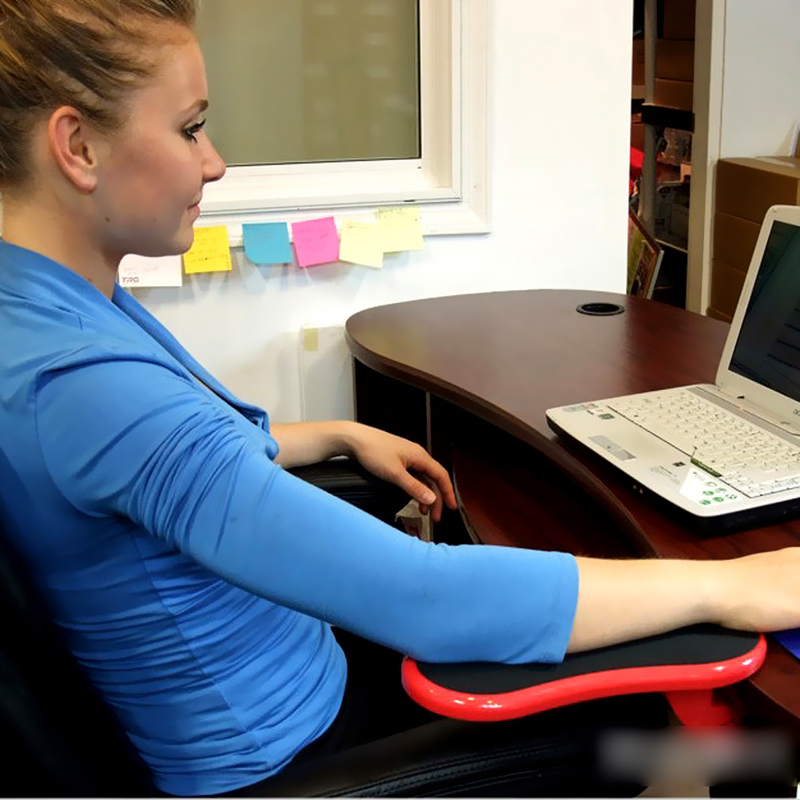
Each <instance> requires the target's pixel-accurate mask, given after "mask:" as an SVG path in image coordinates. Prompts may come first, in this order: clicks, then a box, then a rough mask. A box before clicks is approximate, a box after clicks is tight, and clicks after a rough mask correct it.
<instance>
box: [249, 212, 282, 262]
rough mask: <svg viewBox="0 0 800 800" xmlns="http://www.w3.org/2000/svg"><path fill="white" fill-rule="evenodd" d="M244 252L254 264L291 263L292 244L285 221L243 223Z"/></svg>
mask: <svg viewBox="0 0 800 800" xmlns="http://www.w3.org/2000/svg"><path fill="white" fill-rule="evenodd" d="M242 234H243V236H244V252H245V255H246V256H247V258H248V259H249V260H250V261H251V262H252V263H253V264H291V263H292V245H291V243H290V242H289V226H288V225H287V224H286V223H285V222H262V223H258V224H248V225H242Z"/></svg>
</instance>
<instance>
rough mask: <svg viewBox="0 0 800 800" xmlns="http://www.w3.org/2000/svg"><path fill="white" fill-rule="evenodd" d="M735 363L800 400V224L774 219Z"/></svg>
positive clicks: (742, 372)
mask: <svg viewBox="0 0 800 800" xmlns="http://www.w3.org/2000/svg"><path fill="white" fill-rule="evenodd" d="M729 369H730V370H731V372H735V373H737V374H738V375H741V376H743V377H745V378H748V379H749V380H751V381H754V382H756V383H759V384H761V385H762V386H765V387H767V388H768V389H772V390H773V391H776V392H779V393H780V394H782V395H784V396H786V397H790V398H792V399H793V400H796V401H798V402H800V228H798V227H797V226H795V225H790V224H789V223H786V222H779V221H777V220H776V221H774V222H773V224H772V229H771V231H770V234H769V238H768V240H767V245H766V249H765V250H764V257H763V259H762V261H761V266H760V268H759V270H758V274H757V276H756V280H755V284H754V285H753V291H752V293H751V294H750V301H749V303H748V305H747V310H746V311H745V313H744V319H743V320H742V327H741V330H740V331H739V336H738V338H737V340H736V346H735V347H734V350H733V355H732V357H731V363H730V367H729Z"/></svg>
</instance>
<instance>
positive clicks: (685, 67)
mask: <svg viewBox="0 0 800 800" xmlns="http://www.w3.org/2000/svg"><path fill="white" fill-rule="evenodd" d="M656 78H663V79H664V80H668V81H691V80H693V79H694V42H693V41H692V40H686V39H659V40H658V41H657V42H656Z"/></svg>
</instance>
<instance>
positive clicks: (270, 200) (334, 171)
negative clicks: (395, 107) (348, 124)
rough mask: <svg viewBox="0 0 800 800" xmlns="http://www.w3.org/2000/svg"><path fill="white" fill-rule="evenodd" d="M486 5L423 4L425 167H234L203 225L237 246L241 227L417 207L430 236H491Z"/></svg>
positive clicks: (211, 198)
mask: <svg viewBox="0 0 800 800" xmlns="http://www.w3.org/2000/svg"><path fill="white" fill-rule="evenodd" d="M490 2H491V0H420V90H421V107H422V114H421V117H422V126H421V129H422V136H421V139H422V158H418V159H402V160H389V161H349V162H334V163H317V164H276V165H261V166H246V167H244V166H243V167H231V168H230V169H229V170H228V172H227V174H226V176H225V177H224V178H223V179H222V180H221V181H219V182H218V183H213V184H209V185H207V186H206V187H205V190H204V197H203V202H202V206H201V208H202V216H201V219H200V221H199V224H201V225H226V226H227V227H228V233H229V238H230V242H231V244H232V245H234V246H237V245H241V243H242V227H241V226H242V224H243V223H252V222H269V221H276V220H280V221H288V222H292V221H298V220H301V219H309V218H313V217H318V216H326V215H331V214H339V215H341V214H343V213H344V214H348V215H353V216H358V215H359V213H363V212H369V211H373V210H374V209H376V208H378V207H380V206H382V205H384V206H385V205H401V204H405V203H414V204H416V205H418V206H419V208H420V210H421V218H422V226H423V233H424V234H425V235H429V236H430V235H440V234H462V233H486V232H488V231H489V222H490V220H489V186H488V181H489V142H488V139H489V136H488V133H489V129H488V117H489V101H488V86H489V80H488V69H489V42H490V31H489V22H490V19H489V16H490V13H489V4H490ZM212 104H213V98H212ZM245 120H246V114H245V113H243V114H242V121H243V123H244V122H245Z"/></svg>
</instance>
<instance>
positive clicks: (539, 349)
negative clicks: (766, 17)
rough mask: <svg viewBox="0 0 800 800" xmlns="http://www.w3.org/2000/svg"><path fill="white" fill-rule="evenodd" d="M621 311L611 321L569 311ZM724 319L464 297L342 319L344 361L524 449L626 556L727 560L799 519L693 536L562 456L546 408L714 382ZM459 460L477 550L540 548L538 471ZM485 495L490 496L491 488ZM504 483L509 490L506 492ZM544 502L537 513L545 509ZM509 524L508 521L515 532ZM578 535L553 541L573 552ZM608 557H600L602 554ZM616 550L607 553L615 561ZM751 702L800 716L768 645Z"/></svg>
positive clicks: (544, 300) (572, 299)
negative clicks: (597, 513)
mask: <svg viewBox="0 0 800 800" xmlns="http://www.w3.org/2000/svg"><path fill="white" fill-rule="evenodd" d="M587 302H609V303H618V304H619V305H621V306H622V307H623V308H624V312H623V313H622V314H618V315H615V316H587V315H584V314H580V313H578V312H577V311H576V308H577V306H578V305H579V304H582V303H587ZM727 330H728V326H727V325H726V324H725V323H722V322H719V321H716V320H712V319H710V318H708V317H703V316H701V315H699V314H694V313H691V312H688V311H684V310H681V309H676V308H673V307H671V306H667V305H664V304H661V303H658V302H654V301H647V300H641V299H639V298H634V297H628V296H625V295H617V294H610V293H604V292H592V291H570V290H534V291H519V292H497V293H488V294H476V295H462V296H455V297H443V298H435V299H430V300H419V301H413V302H408V303H398V304H394V305H387V306H381V307H378V308H372V309H368V310H366V311H362V312H360V313H358V314H355V315H354V316H353V317H351V318H350V319H349V320H348V321H347V324H346V335H347V340H348V345H349V346H350V349H351V351H352V353H353V355H354V356H355V357H356V358H357V359H358V360H359V361H361V362H362V363H363V364H365V365H366V366H368V367H370V368H371V369H373V370H375V371H377V372H378V373H381V374H383V375H387V376H389V377H393V378H397V379H399V380H401V381H403V382H404V383H408V384H411V385H413V386H416V387H419V388H421V389H424V390H425V391H428V392H430V393H431V394H433V395H436V396H438V397H441V398H443V399H444V400H447V401H450V402H452V403H453V404H455V405H456V406H458V407H459V408H462V409H464V410H466V411H469V412H471V413H473V414H475V415H476V416H478V417H479V418H481V419H483V420H485V421H487V422H489V423H491V424H492V425H494V426H497V427H499V428H500V429H502V430H503V431H506V432H507V433H509V434H511V436H512V437H514V439H516V440H519V441H520V442H524V443H525V444H527V445H530V446H532V447H533V448H534V449H535V450H536V451H538V453H541V454H542V456H543V457H544V458H545V459H547V461H548V463H550V464H552V465H556V466H557V467H558V468H559V472H560V473H561V474H562V475H565V476H567V477H568V478H569V481H570V482H571V483H572V485H574V486H575V487H576V488H579V490H580V492H582V493H583V496H584V497H586V498H587V500H588V501H590V502H591V503H594V504H595V505H597V506H598V507H599V508H602V509H603V510H604V511H605V513H606V514H607V516H608V519H610V520H612V521H613V522H614V524H615V525H616V526H617V527H618V529H619V531H622V532H623V533H624V537H625V538H626V539H627V540H628V541H629V542H630V543H631V545H632V548H633V550H634V551H635V552H637V553H639V554H642V555H656V556H659V557H662V558H706V557H710V558H727V557H733V556H736V555H740V554H746V553H750V552H755V551H759V550H765V549H775V548H778V547H783V546H787V545H792V544H797V543H798V542H800V520H791V521H787V522H784V523H782V524H779V525H773V526H770V527H766V528H759V529H753V530H747V531H741V532H737V533H733V534H727V535H724V536H712V537H709V536H699V535H698V534H695V533H693V532H692V531H690V530H688V529H686V528H685V527H683V526H682V525H681V524H680V523H679V522H678V521H677V520H676V519H674V518H673V517H671V516H670V515H669V514H665V513H664V512H663V509H661V508H659V507H654V506H653V505H652V504H650V503H648V502H646V501H645V500H643V499H642V498H641V497H640V496H639V495H637V494H635V493H634V492H633V491H632V490H631V489H629V488H628V487H627V486H626V485H624V483H623V481H622V480H621V479H620V478H619V477H618V476H617V475H616V474H615V473H614V472H613V470H611V469H610V468H608V467H607V465H605V464H602V463H596V462H594V461H593V460H592V459H591V458H590V457H588V456H587V455H586V454H584V453H582V452H577V451H575V450H574V449H571V448H570V447H569V445H568V444H567V443H565V442H563V441H562V440H560V439H559V438H558V437H557V436H555V434H553V432H552V431H551V430H550V428H549V427H548V425H547V422H546V418H545V414H544V412H545V410H546V409H547V408H551V407H553V406H560V405H566V404H569V403H573V402H580V401H585V400H590V399H593V398H602V397H613V396H615V395H621V394H629V393H633V392H642V391H648V390H652V389H660V388H666V387H669V386H678V385H682V384H688V383H700V382H712V381H713V379H714V374H715V372H716V366H717V362H718V359H719V356H720V353H721V352H722V348H723V346H724V342H725V337H726V335H727ZM525 469H526V468H525V466H524V465H521V464H519V463H516V464H514V465H511V466H509V465H504V464H503V463H502V462H501V463H498V462H497V461H495V462H494V463H488V462H487V460H486V459H483V458H481V457H476V456H475V453H474V452H472V453H470V452H464V453H460V454H457V455H456V456H455V459H454V472H456V478H457V481H458V488H459V493H460V496H461V498H462V501H463V502H465V503H466V504H467V505H469V506H471V508H470V509H468V512H469V513H470V516H471V517H472V519H473V521H474V523H475V526H476V527H477V528H478V530H476V534H477V536H478V537H479V538H480V540H481V541H484V542H492V543H500V544H513V545H517V546H527V547H542V546H548V544H547V543H545V544H543V543H542V531H541V528H540V526H538V525H530V524H529V525H527V526H521V525H520V524H519V520H520V519H535V518H536V516H535V515H536V513H537V508H536V505H537V502H538V501H537V498H536V497H529V496H528V493H527V492H526V491H525V490H524V487H525V486H526V485H530V483H527V484H526V482H528V481H533V480H540V479H541V472H539V473H537V474H534V473H533V472H531V473H530V474H529V475H526V472H525ZM487 486H491V491H487V489H486V487H487ZM504 487H505V488H504ZM542 505H543V504H542V503H539V504H538V510H539V511H541V508H542ZM504 521H508V522H509V523H510V522H511V521H513V522H514V525H513V527H511V528H510V530H513V535H511V536H509V534H508V530H509V528H505V527H504ZM575 536H576V534H575V532H574V531H571V532H570V533H569V535H568V536H566V537H563V538H562V539H561V541H562V544H563V543H564V542H566V544H567V546H564V549H572V545H575V544H576V539H575ZM598 554H602V555H605V554H606V553H605V552H598ZM611 554H613V553H611ZM752 686H753V688H754V689H755V690H756V691H755V695H757V696H756V697H754V698H753V700H754V701H763V700H768V704H767V705H769V706H770V708H772V706H773V705H774V706H776V707H777V709H778V710H779V712H780V713H778V714H777V716H776V719H777V720H778V721H784V720H783V718H782V716H781V713H782V714H783V715H788V716H786V721H788V720H789V719H800V663H798V662H797V661H796V660H795V659H794V658H793V657H792V656H791V655H790V654H788V653H787V652H786V651H785V650H784V649H783V648H782V647H780V646H779V645H777V644H775V643H773V642H771V643H770V651H769V655H768V658H767V662H766V664H765V666H764V667H763V668H762V669H761V670H760V671H759V673H758V674H757V675H756V676H755V677H754V678H753V679H752Z"/></svg>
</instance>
